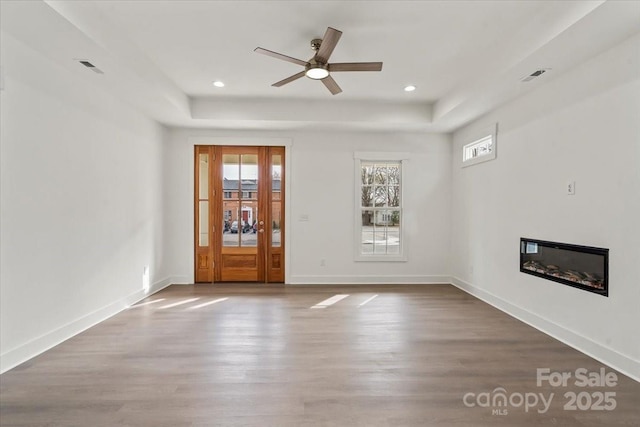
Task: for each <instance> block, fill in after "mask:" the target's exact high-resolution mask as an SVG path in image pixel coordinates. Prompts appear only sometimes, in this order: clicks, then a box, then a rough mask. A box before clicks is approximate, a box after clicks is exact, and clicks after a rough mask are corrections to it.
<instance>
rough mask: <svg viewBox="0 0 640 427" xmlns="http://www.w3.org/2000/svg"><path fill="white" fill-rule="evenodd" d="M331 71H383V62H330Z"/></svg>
mask: <svg viewBox="0 0 640 427" xmlns="http://www.w3.org/2000/svg"><path fill="white" fill-rule="evenodd" d="M329 71H382V62H340V63H337V64H329Z"/></svg>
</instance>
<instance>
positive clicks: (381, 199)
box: [374, 187, 388, 206]
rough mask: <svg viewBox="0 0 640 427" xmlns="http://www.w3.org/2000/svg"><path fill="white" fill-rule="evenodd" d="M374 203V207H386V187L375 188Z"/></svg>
mask: <svg viewBox="0 0 640 427" xmlns="http://www.w3.org/2000/svg"><path fill="white" fill-rule="evenodd" d="M374 193H375V203H376V206H386V205H387V198H388V195H387V187H375V190H374Z"/></svg>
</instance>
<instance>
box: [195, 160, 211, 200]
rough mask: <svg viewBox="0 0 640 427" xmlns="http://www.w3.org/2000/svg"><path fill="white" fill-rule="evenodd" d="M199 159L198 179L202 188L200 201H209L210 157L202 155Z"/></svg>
mask: <svg viewBox="0 0 640 427" xmlns="http://www.w3.org/2000/svg"><path fill="white" fill-rule="evenodd" d="M198 157H199V161H200V164H199V174H200V176H199V179H198V187H199V188H200V195H199V196H198V197H199V198H200V199H208V198H209V155H208V154H200V155H198Z"/></svg>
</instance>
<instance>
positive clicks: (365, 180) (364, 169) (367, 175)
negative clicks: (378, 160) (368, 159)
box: [360, 162, 373, 185]
mask: <svg viewBox="0 0 640 427" xmlns="http://www.w3.org/2000/svg"><path fill="white" fill-rule="evenodd" d="M371 184H373V164H372V163H364V162H363V163H362V164H361V168H360V185H371Z"/></svg>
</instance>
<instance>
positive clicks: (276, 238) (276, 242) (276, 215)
mask: <svg viewBox="0 0 640 427" xmlns="http://www.w3.org/2000/svg"><path fill="white" fill-rule="evenodd" d="M281 210H282V204H281V203H280V202H272V203H271V219H272V224H271V246H272V247H274V248H279V247H280V244H281V243H280V241H281V237H280V225H281V224H280V213H281Z"/></svg>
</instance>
